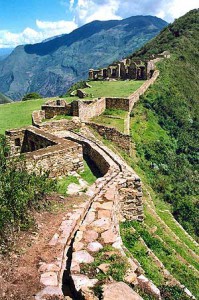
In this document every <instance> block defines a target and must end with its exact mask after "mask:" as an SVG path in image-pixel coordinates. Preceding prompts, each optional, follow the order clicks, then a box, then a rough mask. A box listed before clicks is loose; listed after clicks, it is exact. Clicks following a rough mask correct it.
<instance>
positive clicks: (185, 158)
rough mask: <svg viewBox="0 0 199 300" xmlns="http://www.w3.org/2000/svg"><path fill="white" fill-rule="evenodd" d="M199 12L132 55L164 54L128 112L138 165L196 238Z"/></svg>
mask: <svg viewBox="0 0 199 300" xmlns="http://www.w3.org/2000/svg"><path fill="white" fill-rule="evenodd" d="M198 31H199V10H193V11H190V12H189V13H187V14H186V15H185V16H183V17H181V18H179V19H178V20H176V21H175V22H174V23H173V24H172V25H169V26H168V27H167V28H166V29H164V30H163V31H162V32H161V34H160V35H159V36H158V37H156V38H155V39H154V40H152V41H151V42H149V43H148V44H147V45H145V46H144V47H143V48H141V50H139V51H138V52H136V53H135V54H134V56H148V55H149V54H152V53H157V52H161V51H163V50H169V51H170V52H171V58H170V59H168V60H164V61H162V62H161V63H159V64H158V68H159V70H160V77H159V79H158V81H157V82H156V83H155V84H154V86H153V87H152V88H150V90H149V91H148V92H147V93H146V95H145V96H144V97H143V98H142V100H141V101H140V102H139V103H138V104H137V106H136V108H135V110H134V111H133V113H132V120H131V123H132V125H131V126H132V129H131V131H132V137H133V141H135V144H136V150H137V152H136V156H137V160H138V163H137V164H138V167H139V168H140V169H141V170H142V171H144V173H145V177H146V179H147V182H148V183H150V185H151V186H152V188H153V189H154V191H155V192H156V195H157V196H158V197H159V198H160V199H162V200H164V201H166V202H167V203H169V204H171V208H172V212H173V215H174V216H175V218H176V219H177V220H178V221H179V222H180V223H181V224H182V225H183V227H184V228H185V229H186V230H187V231H188V232H189V233H191V234H192V235H193V236H195V238H196V239H198V235H199V231H198V228H199V223H198V222H199V201H198V185H197V183H198V146H199V139H198V129H199V128H198V124H199V122H198V121H199V120H198V116H199V106H198V95H199V75H198V69H199V59H198V58H199V42H198Z"/></svg>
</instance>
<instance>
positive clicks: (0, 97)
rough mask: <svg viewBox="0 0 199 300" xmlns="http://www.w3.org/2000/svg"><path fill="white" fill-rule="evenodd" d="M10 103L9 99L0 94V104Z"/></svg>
mask: <svg viewBox="0 0 199 300" xmlns="http://www.w3.org/2000/svg"><path fill="white" fill-rule="evenodd" d="M10 102H12V100H11V99H10V98H8V97H7V96H5V95H3V94H2V93H0V104H5V103H10Z"/></svg>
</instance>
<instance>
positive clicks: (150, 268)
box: [120, 223, 165, 286]
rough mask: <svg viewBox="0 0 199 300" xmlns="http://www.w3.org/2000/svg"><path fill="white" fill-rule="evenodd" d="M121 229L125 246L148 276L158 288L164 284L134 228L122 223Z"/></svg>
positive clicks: (162, 277)
mask: <svg viewBox="0 0 199 300" xmlns="http://www.w3.org/2000/svg"><path fill="white" fill-rule="evenodd" d="M120 228H121V236H122V240H123V243H124V245H125V246H126V247H127V249H128V250H129V251H130V252H131V254H133V257H135V258H136V259H137V260H138V261H139V263H140V265H141V267H142V268H143V269H144V271H145V274H146V276H147V277H148V278H149V279H151V280H152V281H153V282H154V284H155V285H157V286H159V285H162V284H164V282H165V280H164V276H163V275H162V273H161V271H160V270H159V268H158V267H157V266H156V265H155V263H154V261H153V259H152V258H151V257H150V256H149V254H148V253H147V252H148V250H147V248H146V247H145V246H144V245H143V244H142V242H141V241H140V240H139V235H138V234H136V233H134V232H133V231H132V228H131V227H129V226H128V223H122V224H121V225H120Z"/></svg>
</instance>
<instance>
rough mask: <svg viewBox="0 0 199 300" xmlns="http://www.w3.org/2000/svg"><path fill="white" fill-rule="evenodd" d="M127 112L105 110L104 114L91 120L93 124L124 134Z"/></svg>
mask: <svg viewBox="0 0 199 300" xmlns="http://www.w3.org/2000/svg"><path fill="white" fill-rule="evenodd" d="M127 116H128V112H127V111H124V110H121V109H106V110H105V112H104V113H103V114H102V115H100V116H98V117H95V118H93V119H92V121H93V122H95V123H98V124H102V125H105V126H110V127H114V128H116V129H117V130H118V131H120V132H124V129H125V128H124V126H125V119H126V118H127Z"/></svg>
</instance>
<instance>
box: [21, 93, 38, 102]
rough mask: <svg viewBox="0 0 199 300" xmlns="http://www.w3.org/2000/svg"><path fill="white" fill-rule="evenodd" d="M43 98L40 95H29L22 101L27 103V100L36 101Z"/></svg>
mask: <svg viewBox="0 0 199 300" xmlns="http://www.w3.org/2000/svg"><path fill="white" fill-rule="evenodd" d="M40 98H43V97H42V96H41V95H40V94H38V93H35V92H33V93H28V94H26V95H24V96H23V98H22V101H27V100H34V99H40Z"/></svg>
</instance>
